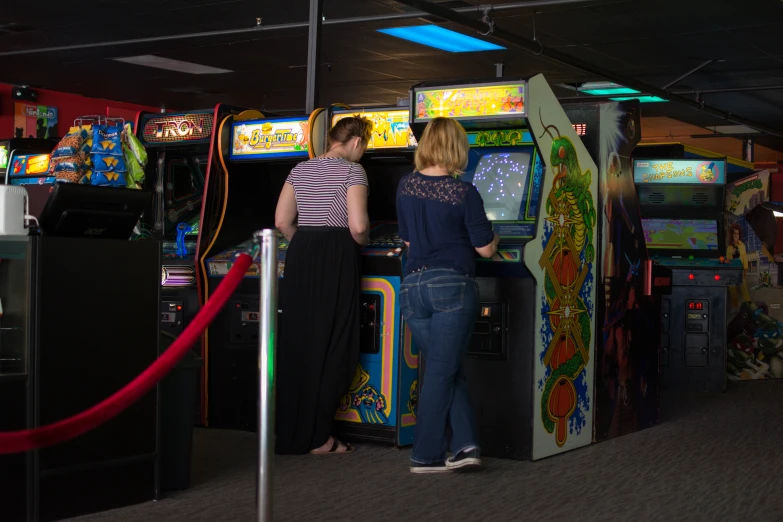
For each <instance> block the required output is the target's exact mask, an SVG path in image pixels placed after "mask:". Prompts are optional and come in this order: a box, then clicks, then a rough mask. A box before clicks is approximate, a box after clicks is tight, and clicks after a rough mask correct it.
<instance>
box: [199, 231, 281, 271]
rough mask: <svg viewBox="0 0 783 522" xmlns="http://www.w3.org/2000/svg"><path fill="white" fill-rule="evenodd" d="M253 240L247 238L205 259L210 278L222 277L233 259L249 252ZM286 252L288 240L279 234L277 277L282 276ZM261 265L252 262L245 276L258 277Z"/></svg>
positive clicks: (229, 267) (232, 262)
mask: <svg viewBox="0 0 783 522" xmlns="http://www.w3.org/2000/svg"><path fill="white" fill-rule="evenodd" d="M253 246H254V245H253V240H252V239H249V240H247V241H245V242H243V243H240V244H239V245H237V246H235V247H234V248H229V249H228V250H224V251H223V252H221V253H219V254H217V255H216V256H214V257H211V258H209V259H207V273H208V274H209V277H211V278H223V277H225V276H226V274H228V272H229V270H231V267H232V266H234V260H235V259H236V258H238V257H239V256H240V255H241V254H243V253H245V252H249V251H250V249H251V248H253ZM287 252H288V240H287V239H286V238H285V237H284V236H283V235H282V234H281V235H280V236H279V237H278V240H277V277H283V271H284V269H285V255H286V253H287ZM260 270H261V266H260V264H259V263H258V262H255V263H252V264H251V265H250V267H248V269H247V272H245V277H246V278H253V279H258V277H259V273H260Z"/></svg>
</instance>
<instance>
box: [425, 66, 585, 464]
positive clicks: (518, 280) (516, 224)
mask: <svg viewBox="0 0 783 522" xmlns="http://www.w3.org/2000/svg"><path fill="white" fill-rule="evenodd" d="M438 116H444V117H453V118H455V119H457V120H459V121H460V123H462V124H463V126H465V128H466V129H467V130H468V135H469V141H470V144H471V147H472V149H471V153H470V160H469V164H468V168H467V171H466V173H465V175H464V176H463V179H464V180H466V181H471V182H472V183H473V184H474V185H475V186H476V188H477V189H478V191H479V193H480V194H481V196H482V198H483V200H484V204H485V209H486V211H487V216H488V217H489V218H490V220H491V221H492V222H493V228H494V230H495V232H496V233H497V234H498V235H499V236H500V237H501V242H500V246H499V249H498V253H497V255H496V256H495V258H494V259H492V260H489V261H484V262H479V263H477V270H476V271H477V282H478V285H479V293H480V301H481V305H480V310H479V317H477V318H476V329H475V332H474V335H473V341H472V344H471V346H470V348H469V355H468V360H467V361H466V363H465V367H464V368H465V372H466V374H467V379H468V382H469V386H470V392H471V397H472V399H473V400H474V408H475V413H476V415H477V421H478V426H479V439H480V440H481V445H482V452H483V453H484V454H486V455H487V456H497V457H508V458H529V459H533V460H536V459H540V458H544V457H547V456H550V455H554V454H557V453H561V452H563V451H567V450H571V449H574V448H577V447H581V446H585V445H588V444H590V443H591V442H592V427H593V426H592V425H593V420H592V411H591V409H592V405H593V361H594V349H593V346H594V334H595V328H596V325H595V316H594V315H595V299H596V297H595V295H596V291H595V290H596V285H595V281H596V274H597V260H596V256H597V255H600V251H598V250H597V245H598V243H597V241H596V233H597V229H596V219H597V205H598V203H597V198H598V184H597V181H598V175H597V174H598V169H597V168H596V165H595V163H594V162H593V160H592V158H591V157H590V155H589V154H588V152H587V150H586V149H585V147H584V145H583V144H582V142H581V141H580V139H579V137H578V136H577V133H576V131H575V130H574V128H573V127H572V126H571V122H570V121H569V119H568V117H567V116H566V114H565V112H564V111H563V109H562V107H561V106H560V104H559V103H558V101H557V99H556V98H555V95H554V94H553V93H552V90H551V89H550V87H549V85H548V84H547V82H546V80H545V79H544V77H543V76H542V75H537V76H534V77H532V78H530V79H529V80H517V81H515V80H509V79H503V80H502V81H497V80H496V81H493V82H489V83H467V84H461V85H460V84H441V85H433V84H430V83H423V84H419V85H417V86H415V87H413V89H412V90H411V122H412V125H411V126H412V129H413V132H414V134H415V135H416V137H417V138H419V137H420V136H421V133H422V132H423V130H424V127H425V126H426V124H427V122H429V121H430V120H432V119H433V118H435V117H438ZM424 364H425V365H426V360H425V361H424ZM422 386H423V389H426V386H427V384H426V382H423V383H422Z"/></svg>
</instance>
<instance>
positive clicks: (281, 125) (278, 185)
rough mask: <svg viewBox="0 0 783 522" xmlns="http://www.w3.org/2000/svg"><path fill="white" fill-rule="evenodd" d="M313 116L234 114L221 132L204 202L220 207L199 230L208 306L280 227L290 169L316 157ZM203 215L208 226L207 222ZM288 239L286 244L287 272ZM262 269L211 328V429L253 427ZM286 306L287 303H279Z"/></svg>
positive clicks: (207, 398)
mask: <svg viewBox="0 0 783 522" xmlns="http://www.w3.org/2000/svg"><path fill="white" fill-rule="evenodd" d="M310 127H311V125H310V119H309V118H308V116H301V117H290V118H265V117H264V115H263V114H261V113H260V112H258V111H245V112H243V113H241V114H239V115H236V116H227V117H225V118H224V119H223V120H222V122H221V123H220V126H219V130H218V156H219V161H220V164H221V166H222V169H221V170H219V171H218V172H219V175H218V176H216V177H212V176H210V180H209V182H208V184H207V190H206V191H205V194H204V200H205V202H206V203H205V205H206V206H207V207H209V208H215V209H216V210H217V212H216V214H215V216H216V222H215V223H209V224H210V227H211V230H214V234H213V235H212V236H211V237H209V238H207V237H205V235H204V234H205V231H206V228H205V226H202V228H201V230H200V232H199V250H198V253H197V256H198V260H199V273H198V281H199V289H200V294H199V297H200V299H201V302H202V303H204V302H206V301H208V300H209V298H210V295H211V294H212V292H214V290H215V289H216V288H217V286H218V285H219V284H220V282H221V281H222V278H223V277H224V276H225V275H226V274H227V273H228V271H229V270H230V269H231V266H232V263H233V259H234V258H235V257H236V255H237V253H239V252H243V251H246V250H247V248H248V246H249V245H250V244H251V243H252V239H251V238H252V236H253V233H254V232H256V231H257V230H261V229H264V228H273V227H274V224H275V208H276V207H277V199H278V197H279V196H280V191H281V190H282V188H283V184H284V183H285V180H286V178H287V177H288V174H289V173H290V172H291V169H293V168H294V166H295V165H296V164H297V163H299V162H300V161H304V160H307V159H308V157H309V155H310V146H309V140H310V131H309V129H310ZM206 221H207V220H206V218H205V214H203V213H202V225H204V224H205V222H206ZM286 249H287V241H286V240H285V238H283V237H282V236H281V238H280V243H279V255H280V264H279V267H278V273H279V275H281V276H282V267H283V261H284V259H285V252H286ZM258 270H259V267H258V264H257V263H254V264H252V265H251V266H250V268H249V269H248V272H247V274H246V276H245V280H244V281H243V282H242V283H240V285H239V288H238V289H237V290H236V292H235V293H234V295H233V297H232V299H231V300H230V301H229V302H228V305H227V306H226V307H225V308H224V309H223V310H222V311H221V312H220V314H219V315H218V316H217V318H216V319H215V321H214V322H213V324H212V326H211V327H210V328H209V329H208V330H207V331H206V332H205V334H204V336H203V337H202V339H203V341H202V342H203V346H202V357H203V358H204V360H205V369H204V371H205V374H204V378H205V383H204V387H203V390H202V402H203V405H202V411H203V415H204V418H203V419H202V420H203V421H204V422H205V423H208V425H209V426H211V427H218V428H231V429H244V430H250V431H254V430H255V429H256V428H257V426H256V417H257V398H258V386H257V382H258V328H259V301H258V299H259V288H258V284H259V279H258V277H259V275H258V274H259V272H258ZM279 306H280V308H282V307H283V306H284V304H283V303H279Z"/></svg>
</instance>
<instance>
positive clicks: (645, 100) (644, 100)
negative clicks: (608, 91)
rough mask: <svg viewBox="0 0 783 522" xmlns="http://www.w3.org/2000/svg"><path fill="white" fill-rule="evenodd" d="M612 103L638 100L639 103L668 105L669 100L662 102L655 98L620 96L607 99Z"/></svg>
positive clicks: (662, 100) (661, 99) (660, 99)
mask: <svg viewBox="0 0 783 522" xmlns="http://www.w3.org/2000/svg"><path fill="white" fill-rule="evenodd" d="M609 99H610V100H612V101H628V100H639V103H668V102H669V100H664V99H663V98H659V97H657V96H620V97H619V98H609Z"/></svg>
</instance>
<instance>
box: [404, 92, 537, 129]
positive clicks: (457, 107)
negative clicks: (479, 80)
mask: <svg viewBox="0 0 783 522" xmlns="http://www.w3.org/2000/svg"><path fill="white" fill-rule="evenodd" d="M416 111H417V114H418V118H419V119H421V120H425V121H426V120H428V119H431V118H437V117H443V116H448V117H453V118H465V117H471V116H472V117H486V116H499V115H505V114H514V113H517V114H520V115H522V114H524V113H525V84H515V85H491V86H486V85H485V86H478V87H462V88H456V89H433V90H426V91H419V92H418V93H417V95H416Z"/></svg>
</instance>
